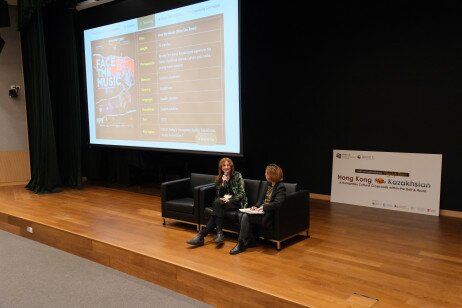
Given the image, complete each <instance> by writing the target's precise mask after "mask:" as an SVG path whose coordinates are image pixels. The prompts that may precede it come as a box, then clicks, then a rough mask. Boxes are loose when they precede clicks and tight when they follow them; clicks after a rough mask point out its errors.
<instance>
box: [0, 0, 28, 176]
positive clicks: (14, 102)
mask: <svg viewBox="0 0 462 308" xmlns="http://www.w3.org/2000/svg"><path fill="white" fill-rule="evenodd" d="M9 9H10V22H11V26H10V27H1V28H0V36H1V37H2V38H3V40H4V41H5V46H4V47H3V50H2V52H1V53H0V183H5V182H23V181H27V180H28V179H29V178H30V171H29V151H28V148H29V147H28V138H27V116H26V97H25V91H24V76H23V67H22V56H21V40H20V35H19V31H18V30H17V24H18V13H17V6H11V5H10V6H9ZM11 85H18V86H19V87H20V90H19V96H18V97H16V98H11V97H10V96H9V90H10V87H11Z"/></svg>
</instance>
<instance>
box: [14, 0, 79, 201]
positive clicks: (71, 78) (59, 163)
mask: <svg viewBox="0 0 462 308" xmlns="http://www.w3.org/2000/svg"><path fill="white" fill-rule="evenodd" d="M72 2H73V1H71V2H69V1H57V2H52V1H30V0H29V1H21V0H20V1H19V2H18V11H19V30H20V33H21V42H22V50H23V63H24V76H25V82H26V85H27V86H26V106H27V120H28V129H29V151H30V162H31V181H30V182H29V183H28V184H27V186H26V187H27V188H28V189H30V190H32V191H34V192H36V193H48V192H57V191H60V190H61V189H62V187H76V188H80V187H81V186H82V171H81V169H82V168H81V127H80V97H79V78H78V66H77V50H76V44H75V33H74V14H75V12H74V10H73V9H72V8H73V7H75V3H72Z"/></svg>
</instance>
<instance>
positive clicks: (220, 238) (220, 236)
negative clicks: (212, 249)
mask: <svg viewBox="0 0 462 308" xmlns="http://www.w3.org/2000/svg"><path fill="white" fill-rule="evenodd" d="M224 241H225V236H224V234H223V230H222V229H221V227H218V226H217V237H216V238H215V243H217V244H223V242H224Z"/></svg>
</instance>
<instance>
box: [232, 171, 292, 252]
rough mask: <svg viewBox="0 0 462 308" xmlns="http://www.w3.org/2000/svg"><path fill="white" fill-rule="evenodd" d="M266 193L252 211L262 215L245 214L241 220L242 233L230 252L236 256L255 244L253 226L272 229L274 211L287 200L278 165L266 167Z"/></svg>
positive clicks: (281, 173)
mask: <svg viewBox="0 0 462 308" xmlns="http://www.w3.org/2000/svg"><path fill="white" fill-rule="evenodd" d="M265 177H266V180H267V181H268V182H267V183H266V189H265V193H264V194H263V195H261V196H260V197H259V200H258V201H257V204H256V205H255V206H253V207H252V208H251V209H252V210H254V211H256V212H262V214H247V213H244V214H243V215H242V216H241V220H240V232H239V238H238V241H237V244H236V246H234V248H233V249H231V250H230V251H229V253H230V254H232V255H235V254H238V253H241V252H243V251H244V250H245V249H246V248H247V247H249V246H251V245H253V244H254V243H255V235H254V234H253V231H252V227H253V225H262V226H264V227H265V228H271V227H272V222H273V216H274V210H275V209H278V208H279V207H281V205H282V203H284V200H285V198H286V187H285V186H284V183H283V182H282V180H283V172H282V169H281V168H280V167H279V166H278V165H276V164H269V165H268V166H266V170H265Z"/></svg>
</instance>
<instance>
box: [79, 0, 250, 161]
mask: <svg viewBox="0 0 462 308" xmlns="http://www.w3.org/2000/svg"><path fill="white" fill-rule="evenodd" d="M84 49H85V50H84V52H85V77H86V91H87V103H88V106H87V107H88V108H87V110H88V125H89V137H90V144H94V145H108V146H123V147H140V148H153V149H163V150H176V151H194V152H209V153H229V154H236V155H242V147H241V144H242V141H241V113H240V80H239V77H240V73H239V3H238V0H211V1H205V2H200V3H197V4H193V5H189V6H184V7H180V8H176V9H173V10H169V11H165V12H160V13H155V14H152V15H148V16H143V17H139V18H134V19H131V20H126V21H122V22H118V23H114V24H110V25H105V26H101V27H97V28H93V29H88V30H84Z"/></svg>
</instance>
